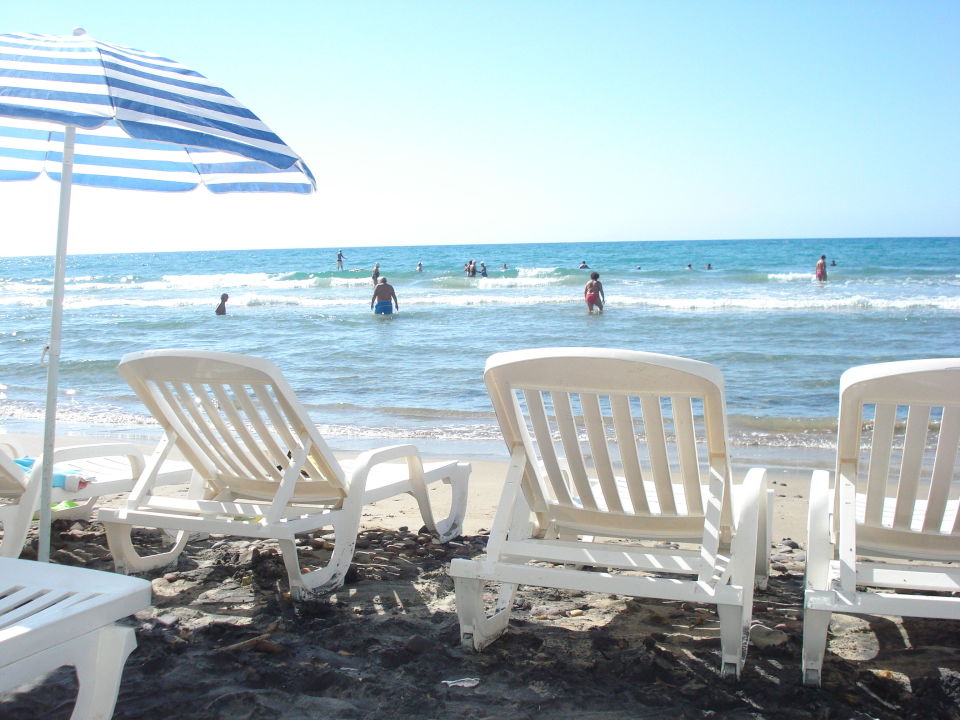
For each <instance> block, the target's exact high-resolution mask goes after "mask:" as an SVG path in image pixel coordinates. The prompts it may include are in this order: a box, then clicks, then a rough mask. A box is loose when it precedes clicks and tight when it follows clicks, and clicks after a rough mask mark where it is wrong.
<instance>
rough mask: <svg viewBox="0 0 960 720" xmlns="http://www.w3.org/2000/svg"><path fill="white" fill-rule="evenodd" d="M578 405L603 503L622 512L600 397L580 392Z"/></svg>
mask: <svg viewBox="0 0 960 720" xmlns="http://www.w3.org/2000/svg"><path fill="white" fill-rule="evenodd" d="M580 406H581V407H582V408H583V418H584V424H585V425H586V426H587V440H588V442H589V443H590V455H591V456H592V457H593V467H594V468H595V469H596V472H597V481H598V482H599V484H600V491H601V493H602V494H603V501H604V505H605V506H606V508H607V509H608V510H611V511H614V512H622V511H623V504H622V503H621V502H620V493H619V492H618V491H617V481H616V477H615V475H614V472H613V464H612V463H611V462H610V450H609V448H608V447H607V432H606V427H605V426H604V423H603V412H602V411H601V409H600V398H599V397H598V396H597V395H596V394H595V393H581V394H580Z"/></svg>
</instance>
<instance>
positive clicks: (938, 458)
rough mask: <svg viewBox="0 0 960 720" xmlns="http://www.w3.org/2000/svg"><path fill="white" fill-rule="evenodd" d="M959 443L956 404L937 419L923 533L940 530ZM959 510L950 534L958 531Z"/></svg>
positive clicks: (958, 415) (958, 412)
mask: <svg viewBox="0 0 960 720" xmlns="http://www.w3.org/2000/svg"><path fill="white" fill-rule="evenodd" d="M958 446H960V407H958V406H948V407H945V408H943V416H942V417H941V418H940V432H939V434H938V436H937V452H936V455H935V456H934V461H933V471H932V472H931V473H930V494H929V496H928V499H927V515H926V517H925V518H924V520H923V530H924V532H941V531H942V528H943V523H944V520H945V519H946V518H945V513H946V509H947V502H948V501H949V499H950V487H951V484H952V482H953V474H954V465H955V463H956V458H957V450H958ZM958 524H960V512H958V513H957V514H956V517H955V518H954V523H953V527H952V533H953V534H954V535H956V534H958V530H960V525H958Z"/></svg>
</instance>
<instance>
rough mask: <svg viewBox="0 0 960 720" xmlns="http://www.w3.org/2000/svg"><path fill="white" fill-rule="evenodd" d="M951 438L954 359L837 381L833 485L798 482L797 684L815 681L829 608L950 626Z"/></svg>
mask: <svg viewBox="0 0 960 720" xmlns="http://www.w3.org/2000/svg"><path fill="white" fill-rule="evenodd" d="M958 439H960V358H949V359H943V360H908V361H904V362H891V363H881V364H877V365H862V366H860V367H855V368H851V369H850V370H847V371H846V372H845V373H844V374H843V375H842V376H841V378H840V417H839V420H838V433H837V470H836V482H835V484H834V487H833V488H831V487H830V477H829V473H828V472H827V471H824V470H820V471H816V472H814V474H813V478H812V481H811V486H810V516H809V521H808V534H807V576H806V591H805V593H804V613H803V659H802V667H803V682H804V684H806V685H819V684H820V673H821V667H822V665H823V656H824V651H825V649H826V643H827V629H828V626H829V624H830V618H831V615H832V614H833V613H835V612H837V613H850V614H855V615H860V614H877V615H901V616H904V615H905V616H908V617H925V618H951V619H960V597H958V596H957V595H956V593H957V592H958V591H960V567H958V566H957V565H956V563H957V561H960V515H958V513H957V505H958V497H960V464H958V459H957V450H958ZM940 563H952V565H943V564H940ZM870 588H874V590H871V589H870ZM876 588H888V589H892V590H894V591H895V592H890V591H877V590H875V589H876ZM946 593H952V595H947V594H946Z"/></svg>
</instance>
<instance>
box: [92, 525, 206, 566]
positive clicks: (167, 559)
mask: <svg viewBox="0 0 960 720" xmlns="http://www.w3.org/2000/svg"><path fill="white" fill-rule="evenodd" d="M103 527H104V530H105V531H106V534H107V547H108V548H109V549H110V554H111V555H113V565H114V567H115V568H116V571H117V572H118V573H123V574H124V575H129V574H130V573H140V572H146V571H147V570H153V569H154V568H158V567H165V566H167V565H172V564H173V563H175V562H176V561H177V558H178V557H179V556H180V553H181V552H183V548H184V547H185V546H186V544H187V540H188V539H189V538H190V533H188V532H187V531H186V530H179V531H177V537H176V541H175V542H174V544H173V547H172V548H170V549H169V550H167V551H166V552H161V553H157V554H155V555H147V556H143V555H140V554H139V553H138V552H137V550H136V548H135V547H134V546H133V540H132V538H131V533H132V531H133V528H131V527H130V526H129V525H126V524H124V523H111V522H105V523H104V524H103Z"/></svg>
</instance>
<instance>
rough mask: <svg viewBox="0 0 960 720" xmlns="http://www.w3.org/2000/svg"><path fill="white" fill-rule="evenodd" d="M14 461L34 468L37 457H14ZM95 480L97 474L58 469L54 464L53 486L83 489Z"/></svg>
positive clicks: (71, 490)
mask: <svg viewBox="0 0 960 720" xmlns="http://www.w3.org/2000/svg"><path fill="white" fill-rule="evenodd" d="M13 461H14V462H15V463H16V464H17V465H19V466H20V467H22V468H23V469H24V470H32V469H33V466H34V464H35V463H36V462H37V460H36V458H31V457H22V458H14V460H13ZM94 480H96V477H95V476H93V475H85V474H84V473H82V472H80V471H79V470H64V469H62V468H61V469H59V470H58V469H57V466H56V465H54V466H53V487H57V488H63V489H64V490H66V491H67V492H77V490H83V489H84V488H85V487H86V486H87V485H89V484H90V483H91V482H93V481H94Z"/></svg>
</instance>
